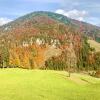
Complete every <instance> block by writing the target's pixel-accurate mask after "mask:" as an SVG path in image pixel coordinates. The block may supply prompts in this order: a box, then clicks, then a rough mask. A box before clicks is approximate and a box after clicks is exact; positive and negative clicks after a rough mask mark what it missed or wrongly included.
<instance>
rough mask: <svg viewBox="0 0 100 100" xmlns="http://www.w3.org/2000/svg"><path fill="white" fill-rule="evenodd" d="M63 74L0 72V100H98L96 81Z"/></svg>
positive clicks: (98, 87) (98, 88) (34, 71)
mask: <svg viewBox="0 0 100 100" xmlns="http://www.w3.org/2000/svg"><path fill="white" fill-rule="evenodd" d="M67 74H68V73H67V72H64V71H61V72H59V71H43V70H26V69H0V100H100V79H97V78H93V77H90V76H87V75H83V74H75V73H74V74H71V77H70V78H69V77H67Z"/></svg>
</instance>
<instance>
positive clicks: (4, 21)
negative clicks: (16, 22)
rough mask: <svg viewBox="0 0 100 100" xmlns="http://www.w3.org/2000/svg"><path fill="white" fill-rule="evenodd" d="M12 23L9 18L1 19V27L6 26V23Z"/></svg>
mask: <svg viewBox="0 0 100 100" xmlns="http://www.w3.org/2000/svg"><path fill="white" fill-rule="evenodd" d="M10 21H12V20H11V19H8V18H3V17H1V18H0V26H2V25H4V24H6V23H8V22H10Z"/></svg>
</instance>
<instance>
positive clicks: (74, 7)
mask: <svg viewBox="0 0 100 100" xmlns="http://www.w3.org/2000/svg"><path fill="white" fill-rule="evenodd" d="M34 11H52V12H56V13H60V14H63V15H65V16H68V17H71V18H73V19H77V20H81V21H85V22H88V23H92V24H94V25H100V20H99V18H100V0H0V25H2V24H5V23H7V22H9V21H11V20H14V19H16V18H18V17H20V16H22V15H25V14H27V13H30V12H34Z"/></svg>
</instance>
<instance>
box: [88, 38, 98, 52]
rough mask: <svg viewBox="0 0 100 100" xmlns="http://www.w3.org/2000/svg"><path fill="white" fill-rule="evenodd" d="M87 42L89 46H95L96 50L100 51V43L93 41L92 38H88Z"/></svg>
mask: <svg viewBox="0 0 100 100" xmlns="http://www.w3.org/2000/svg"><path fill="white" fill-rule="evenodd" d="M88 43H90V46H91V47H93V48H95V50H96V52H99V51H100V43H98V42H96V41H94V40H88Z"/></svg>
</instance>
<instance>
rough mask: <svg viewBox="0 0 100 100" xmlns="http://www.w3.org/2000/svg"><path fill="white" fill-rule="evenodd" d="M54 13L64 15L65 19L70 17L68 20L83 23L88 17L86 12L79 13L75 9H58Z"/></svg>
mask: <svg viewBox="0 0 100 100" xmlns="http://www.w3.org/2000/svg"><path fill="white" fill-rule="evenodd" d="M56 13H58V14H62V15H65V16H67V17H70V18H73V19H76V20H80V21H84V20H85V18H86V17H87V15H88V12H87V11H85V10H82V11H79V10H77V9H73V10H71V11H65V10H63V9H58V10H56Z"/></svg>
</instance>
